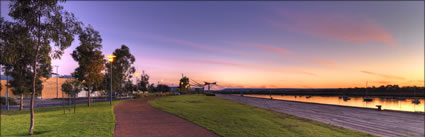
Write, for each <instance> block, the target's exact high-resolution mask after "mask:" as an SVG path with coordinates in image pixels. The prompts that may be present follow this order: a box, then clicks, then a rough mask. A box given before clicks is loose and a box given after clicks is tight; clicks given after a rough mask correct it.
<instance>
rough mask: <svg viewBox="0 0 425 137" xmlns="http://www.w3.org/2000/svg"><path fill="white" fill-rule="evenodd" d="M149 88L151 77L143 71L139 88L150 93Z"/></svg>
mask: <svg viewBox="0 0 425 137" xmlns="http://www.w3.org/2000/svg"><path fill="white" fill-rule="evenodd" d="M148 86H149V75H148V74H146V73H145V71H143V73H142V75H141V76H140V82H139V84H138V88H139V90H141V91H148Z"/></svg>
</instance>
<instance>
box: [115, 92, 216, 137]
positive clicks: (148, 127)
mask: <svg viewBox="0 0 425 137" xmlns="http://www.w3.org/2000/svg"><path fill="white" fill-rule="evenodd" d="M147 102H148V99H146V98H144V99H134V100H128V101H124V102H121V103H119V104H117V106H115V107H114V112H115V117H116V125H115V135H114V136H115V137H218V135H216V134H214V133H212V132H210V131H208V130H207V129H205V128H202V127H200V126H198V125H196V124H194V123H191V122H190V121H186V120H184V119H182V118H179V117H177V116H174V115H171V114H169V113H167V112H163V111H161V110H158V109H155V108H153V107H151V106H150V105H149V104H148V103H147Z"/></svg>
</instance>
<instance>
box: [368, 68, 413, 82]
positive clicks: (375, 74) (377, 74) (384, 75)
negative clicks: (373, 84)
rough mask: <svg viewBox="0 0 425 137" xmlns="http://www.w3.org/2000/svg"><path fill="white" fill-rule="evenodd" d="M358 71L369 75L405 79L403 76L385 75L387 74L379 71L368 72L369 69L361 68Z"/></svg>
mask: <svg viewBox="0 0 425 137" xmlns="http://www.w3.org/2000/svg"><path fill="white" fill-rule="evenodd" d="M360 72H362V73H364V74H369V75H374V76H379V77H383V78H389V79H399V80H405V78H404V77H399V76H393V75H387V74H380V73H375V72H370V71H364V70H362V71H360Z"/></svg>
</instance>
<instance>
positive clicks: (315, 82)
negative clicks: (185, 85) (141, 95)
mask: <svg viewBox="0 0 425 137" xmlns="http://www.w3.org/2000/svg"><path fill="white" fill-rule="evenodd" d="M62 5H63V6H64V8H65V9H66V10H67V11H70V12H72V13H74V14H75V16H76V17H77V18H78V20H80V21H82V22H84V24H85V25H88V24H90V25H92V26H93V28H94V29H96V30H97V31H99V32H100V34H101V36H102V39H103V42H102V44H103V48H102V51H103V53H104V54H105V55H109V54H112V52H113V50H115V49H117V48H119V47H120V46H121V45H122V44H125V45H127V46H128V47H129V48H130V50H131V53H132V54H133V55H134V56H135V57H136V62H135V63H134V66H135V67H136V70H137V72H138V73H142V71H143V70H144V71H145V73H147V74H148V75H150V78H151V79H150V82H152V83H158V82H160V81H161V80H162V82H161V83H164V84H168V85H171V86H176V85H177V83H178V80H179V79H180V78H181V76H182V74H184V75H185V76H188V77H189V78H190V79H192V80H195V81H197V82H199V83H201V82H203V81H208V82H214V81H216V82H217V84H218V85H220V86H221V87H231V88H348V87H364V86H365V85H366V82H367V83H368V86H380V85H387V84H398V85H400V86H413V85H416V86H424V2H423V1H410V2H401V1H379V2H370V1H349V2H336V1H318V2H310V1H301V2H290V1H267V2H259V1H250V2H244V1H234V2H220V1H208V2H195V1H175V2H164V1H162V2H152V1H125V2H118V1H68V2H66V3H62ZM7 13H8V2H7V1H1V16H2V17H5V18H6V19H10V17H8V15H7ZM78 45H79V41H78V39H77V38H76V40H75V41H74V42H73V44H72V46H71V47H70V48H68V49H66V50H65V54H64V55H63V56H62V58H61V59H60V60H54V61H53V62H52V65H59V73H60V74H70V73H71V72H73V71H74V69H75V68H76V67H77V66H78V64H77V62H75V61H74V60H73V59H72V57H71V55H70V53H72V51H73V50H74V49H75V48H76V47H77V46H78Z"/></svg>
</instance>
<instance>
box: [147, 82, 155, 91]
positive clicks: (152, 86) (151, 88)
mask: <svg viewBox="0 0 425 137" xmlns="http://www.w3.org/2000/svg"><path fill="white" fill-rule="evenodd" d="M148 91H149V92H150V93H155V92H157V89H156V88H155V85H154V84H153V83H152V84H150V85H149V87H148Z"/></svg>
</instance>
